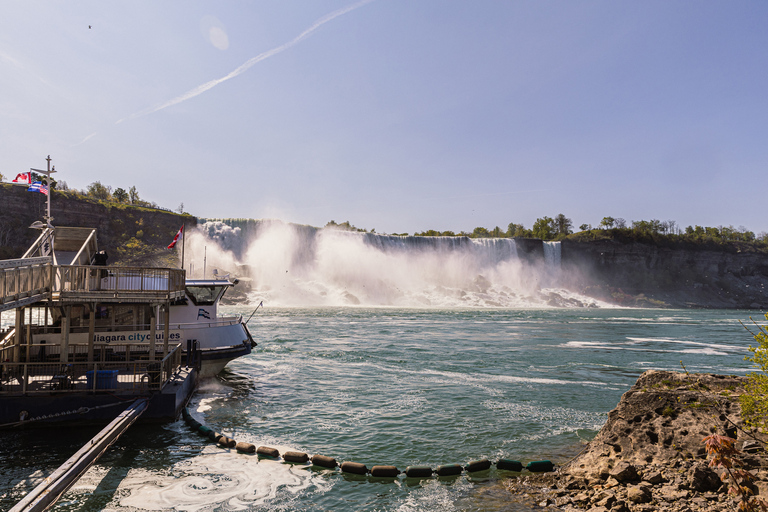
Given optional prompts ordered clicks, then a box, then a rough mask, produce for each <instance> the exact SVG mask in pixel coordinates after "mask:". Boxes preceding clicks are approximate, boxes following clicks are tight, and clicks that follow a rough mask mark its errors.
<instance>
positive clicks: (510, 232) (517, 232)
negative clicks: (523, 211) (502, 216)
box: [507, 222, 525, 238]
mask: <svg viewBox="0 0 768 512" xmlns="http://www.w3.org/2000/svg"><path fill="white" fill-rule="evenodd" d="M507 236H508V237H510V238H512V237H514V236H519V237H523V236H525V226H523V225H522V224H515V223H514V222H510V223H509V226H507Z"/></svg>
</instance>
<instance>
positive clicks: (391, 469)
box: [371, 466, 400, 477]
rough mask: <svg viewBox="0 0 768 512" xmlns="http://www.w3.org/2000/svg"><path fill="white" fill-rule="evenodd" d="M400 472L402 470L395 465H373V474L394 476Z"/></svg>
mask: <svg viewBox="0 0 768 512" xmlns="http://www.w3.org/2000/svg"><path fill="white" fill-rule="evenodd" d="M399 474H400V470H399V469H397V468H396V467H395V466H373V467H372V468H371V476H383V477H393V476H397V475H399Z"/></svg>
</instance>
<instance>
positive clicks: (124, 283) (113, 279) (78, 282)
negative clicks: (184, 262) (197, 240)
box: [53, 265, 185, 300]
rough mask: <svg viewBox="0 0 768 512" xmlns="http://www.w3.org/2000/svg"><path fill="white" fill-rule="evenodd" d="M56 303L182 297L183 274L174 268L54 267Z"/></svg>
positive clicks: (182, 271)
mask: <svg viewBox="0 0 768 512" xmlns="http://www.w3.org/2000/svg"><path fill="white" fill-rule="evenodd" d="M54 274H55V279H54V281H55V286H54V290H53V292H54V295H55V296H57V298H59V299H67V298H69V299H74V300H78V299H101V300H114V299H127V298H130V299H142V298H148V299H163V300H173V299H177V298H181V297H183V296H184V282H185V280H184V275H185V274H184V270H181V269H173V268H142V267H108V266H78V265H57V266H55V267H54Z"/></svg>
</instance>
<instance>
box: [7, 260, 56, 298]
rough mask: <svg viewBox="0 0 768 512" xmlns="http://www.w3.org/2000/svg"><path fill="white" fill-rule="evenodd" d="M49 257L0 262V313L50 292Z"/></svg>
mask: <svg viewBox="0 0 768 512" xmlns="http://www.w3.org/2000/svg"><path fill="white" fill-rule="evenodd" d="M50 265H51V257H50V256H44V257H39V258H19V259H14V260H0V311H3V310H5V309H10V308H14V307H18V306H23V305H25V304H26V303H29V302H33V301H35V300H40V299H41V298H43V297H44V296H45V295H46V294H47V293H48V292H50V291H51V270H50Z"/></svg>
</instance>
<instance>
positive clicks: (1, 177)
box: [0, 172, 5, 181]
mask: <svg viewBox="0 0 768 512" xmlns="http://www.w3.org/2000/svg"><path fill="white" fill-rule="evenodd" d="M0 181H5V176H4V175H3V173H1V172H0Z"/></svg>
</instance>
